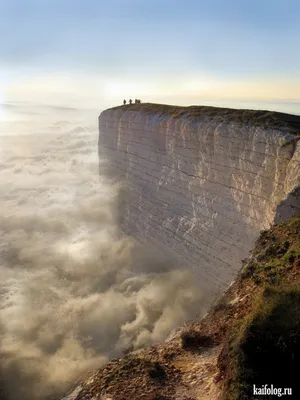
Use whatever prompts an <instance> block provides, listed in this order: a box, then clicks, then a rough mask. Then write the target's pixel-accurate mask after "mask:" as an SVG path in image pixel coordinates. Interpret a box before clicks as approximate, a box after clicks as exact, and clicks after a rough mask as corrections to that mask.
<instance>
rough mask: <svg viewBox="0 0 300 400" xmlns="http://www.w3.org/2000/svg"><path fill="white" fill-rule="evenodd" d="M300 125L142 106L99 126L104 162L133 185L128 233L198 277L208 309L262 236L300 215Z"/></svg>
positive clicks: (279, 117)
mask: <svg viewBox="0 0 300 400" xmlns="http://www.w3.org/2000/svg"><path fill="white" fill-rule="evenodd" d="M299 136H300V117H296V116H292V115H288V114H281V113H275V112H268V111H253V110H233V109H225V108H214V107H196V106H195V107H176V106H166V105H159V104H137V105H131V106H129V105H128V106H121V107H116V108H112V109H108V110H105V111H103V112H102V113H101V115H100V117H99V156H100V157H101V158H105V159H106V160H107V162H108V166H109V169H110V171H111V173H112V174H113V175H114V176H115V177H117V178H118V179H120V180H123V181H124V182H126V185H127V186H128V188H129V190H128V196H127V198H126V199H125V204H124V214H123V218H122V226H123V229H124V231H125V232H126V233H129V234H132V235H133V236H135V237H136V238H138V239H139V240H145V241H148V242H149V241H151V242H152V243H153V244H154V245H155V246H158V247H159V248H161V249H163V250H164V251H166V252H168V253H169V254H170V255H172V256H173V257H174V258H176V259H178V260H180V262H181V263H182V265H185V266H188V267H190V268H194V271H195V274H196V276H197V277H198V278H199V285H200V288H201V289H202V290H203V291H205V292H206V293H207V300H208V303H209V302H211V301H212V300H213V299H214V298H215V297H216V296H217V295H218V294H219V293H222V292H223V291H224V290H225V289H226V287H228V285H229V284H230V282H231V281H232V280H233V279H234V277H235V276H236V274H237V271H238V270H239V269H240V262H241V260H242V259H244V258H245V257H246V256H247V255H248V252H249V250H250V249H251V248H252V246H253V243H254V241H255V239H256V238H257V237H258V235H259V232H260V231H261V230H263V229H267V228H268V227H270V225H271V224H272V223H273V222H274V221H275V222H282V221H284V220H286V219H287V218H289V217H291V216H292V215H294V214H297V213H298V212H299V210H300V201H299V185H300V143H299Z"/></svg>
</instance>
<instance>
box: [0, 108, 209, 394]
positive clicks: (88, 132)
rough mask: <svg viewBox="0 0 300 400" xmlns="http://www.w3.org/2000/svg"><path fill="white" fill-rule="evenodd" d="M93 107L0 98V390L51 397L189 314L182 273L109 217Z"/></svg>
mask: <svg viewBox="0 0 300 400" xmlns="http://www.w3.org/2000/svg"><path fill="white" fill-rule="evenodd" d="M97 114H98V113H97V111H96V110H94V111H87V110H86V111H84V112H83V111H79V110H72V109H58V108H51V107H36V106H35V107H34V106H28V105H27V106H25V105H21V104H19V105H16V104H10V105H2V106H0V196H1V197H0V204H1V214H0V235H1V241H0V305H1V309H0V360H1V361H0V363H1V364H0V397H1V396H2V397H1V398H3V399H4V398H5V399H6V400H20V399H25V400H29V399H30V400H35V399H39V400H43V399H49V398H51V399H52V398H54V399H57V398H59V396H60V395H61V394H64V391H65V390H69V385H70V383H72V382H74V381H75V380H76V379H77V378H78V376H82V375H83V374H85V373H86V372H87V371H89V370H91V369H93V368H97V367H100V366H101V365H102V364H104V363H105V362H107V361H108V360H109V359H110V358H112V357H114V356H118V355H122V354H123V353H122V351H123V350H124V349H127V348H129V347H130V346H133V348H138V347H139V346H143V345H148V344H151V343H153V342H156V341H159V340H162V339H164V338H165V337H166V336H167V335H168V334H169V333H170V331H171V330H172V329H173V328H174V327H176V326H178V325H180V324H182V323H183V322H184V321H185V320H186V319H188V318H190V317H192V316H194V315H196V314H197V313H198V312H200V311H201V310H200V306H201V298H202V294H201V293H200V292H199V289H198V286H197V280H195V279H194V275H193V273H192V271H190V270H186V269H178V268H177V267H175V266H174V265H172V264H171V263H168V262H166V261H164V260H162V259H160V258H159V257H158V256H157V257H154V256H153V251H148V252H146V251H145V250H144V249H143V248H141V246H140V245H138V244H137V243H136V242H135V241H134V240H133V239H132V238H130V237H126V236H121V234H120V232H119V230H118V227H117V225H116V215H117V211H118V210H117V204H118V195H119V188H118V185H116V184H114V185H112V184H111V183H109V182H108V181H107V180H106V178H105V177H104V176H100V178H99V176H98V158H97V141H98V137H97V136H98V133H97V117H98V115H97Z"/></svg>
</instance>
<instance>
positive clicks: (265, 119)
mask: <svg viewBox="0 0 300 400" xmlns="http://www.w3.org/2000/svg"><path fill="white" fill-rule="evenodd" d="M109 110H122V111H124V112H125V111H139V112H141V113H145V114H162V115H170V116H172V117H173V118H180V117H182V116H185V117H187V118H200V117H203V116H206V117H211V118H222V119H223V118H226V119H228V120H232V121H238V122H241V123H249V122H250V123H252V124H255V125H264V126H270V127H272V126H273V127H278V128H280V127H285V128H288V129H290V130H292V131H296V132H300V116H297V115H293V114H285V113H280V112H276V111H264V110H243V109H234V108H222V107H210V106H189V107H182V106H173V105H167V104H156V103H141V104H127V105H125V106H124V105H121V106H117V107H113V108H110V109H109Z"/></svg>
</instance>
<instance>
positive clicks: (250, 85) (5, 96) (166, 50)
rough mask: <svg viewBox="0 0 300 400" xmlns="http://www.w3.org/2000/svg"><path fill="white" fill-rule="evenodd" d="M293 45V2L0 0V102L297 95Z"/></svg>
mask: <svg viewBox="0 0 300 400" xmlns="http://www.w3.org/2000/svg"><path fill="white" fill-rule="evenodd" d="M299 43H300V2H299V0H252V1H250V0H226V1H224V0H185V1H176V0H109V1H103V0H85V1H83V0H51V1H49V0H26V1H25V0H7V1H6V0H0V101H32V102H44V103H56V104H64V105H66V104H69V105H73V104H82V105H86V106H89V107H90V106H95V107H96V108H105V107H108V106H111V105H114V104H115V103H119V102H121V101H122V100H123V98H124V97H126V98H128V97H130V96H131V97H133V98H135V97H141V98H142V100H144V101H156V102H160V101H168V102H170V103H173V104H174V103H178V104H190V103H194V104H196V103H201V99H208V100H212V101H214V100H220V99H231V100H232V101H233V100H239V99H244V100H253V99H254V100H272V101H277V100H284V101H287V100H288V101H289V100H292V101H294V102H295V101H300V52H299ZM1 88H2V90H1Z"/></svg>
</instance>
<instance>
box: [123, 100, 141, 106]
mask: <svg viewBox="0 0 300 400" xmlns="http://www.w3.org/2000/svg"><path fill="white" fill-rule="evenodd" d="M140 102H141V100H140V99H135V100H134V103H135V104H140ZM128 103H129V104H132V100H131V99H130V100H129V102H128ZM123 104H124V106H125V104H126V100H123Z"/></svg>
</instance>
